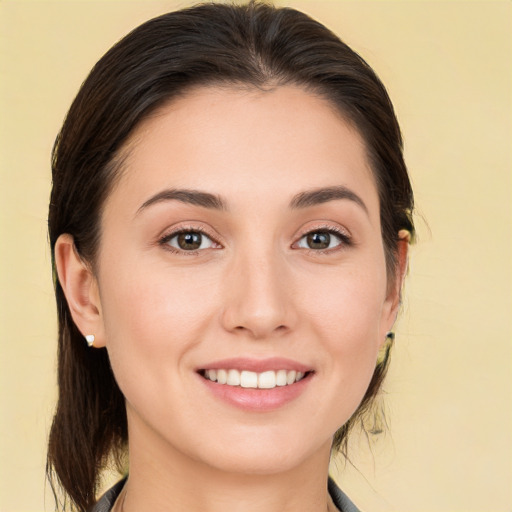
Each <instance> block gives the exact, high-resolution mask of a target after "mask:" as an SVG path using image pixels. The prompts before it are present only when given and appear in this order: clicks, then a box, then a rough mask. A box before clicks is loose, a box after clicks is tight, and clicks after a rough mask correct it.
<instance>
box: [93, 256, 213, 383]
mask: <svg viewBox="0 0 512 512" xmlns="http://www.w3.org/2000/svg"><path fill="white" fill-rule="evenodd" d="M148 268H149V269H150V270H147V271H146V270H144V269H141V268H140V266H139V267H138V266H137V265H136V264H134V265H128V264H125V263H123V267H121V266H120V265H118V266H117V267H116V268H115V269H114V268H112V269H111V271H110V272H109V271H108V270H107V269H105V270H106V271H105V272H104V275H105V280H104V281H102V283H103V287H102V289H103V290H104V291H105V292H104V293H102V295H101V301H102V313H103V318H104V325H105V332H106V339H107V349H108V352H109V357H110V360H111V363H112V367H113V370H114V373H115V375H116V378H117V379H118V381H119V384H120V385H121V387H122V384H123V381H125V380H127V379H128V378H133V375H134V374H135V373H136V375H137V378H144V375H146V376H148V378H150V377H151V378H152V379H153V378H157V377H158V376H159V374H160V373H169V372H168V370H169V369H170V368H171V367H174V368H175V369H178V367H179V365H180V363H181V360H182V358H183V356H184V354H186V352H187V351H188V350H189V349H190V348H191V347H193V346H194V344H196V343H198V342H199V340H200V336H199V331H200V330H201V328H202V326H203V325H204V323H205V322H208V321H209V319H210V317H211V301H210V300H208V298H207V297H205V295H204V294H205V292H206V289H207V288H208V286H209V283H208V282H204V281H203V282H201V281H198V280H197V279H196V280H193V282H192V281H191V279H190V278H187V277H186V276H185V275H183V276H182V275H176V274H174V275H171V274H170V272H165V271H164V269H160V270H158V271H157V270H155V268H154V266H153V267H149V266H148ZM100 282H101V281H100ZM100 292H101V289H100ZM199 297H201V299H200V300H199V299H198V298H199ZM162 363H165V364H162ZM145 368H146V369H150V370H151V371H149V372H147V371H143V370H144V369H145ZM160 377H161V378H165V379H167V378H169V377H168V375H163V376H162V375H160Z"/></svg>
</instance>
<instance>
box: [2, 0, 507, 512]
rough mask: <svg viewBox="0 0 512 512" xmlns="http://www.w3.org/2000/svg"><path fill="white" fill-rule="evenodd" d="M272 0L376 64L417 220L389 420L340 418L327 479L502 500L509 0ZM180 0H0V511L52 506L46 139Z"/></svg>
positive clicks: (488, 505)
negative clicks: (344, 456)
mask: <svg viewBox="0 0 512 512" xmlns="http://www.w3.org/2000/svg"><path fill="white" fill-rule="evenodd" d="M280 3H282V4H285V3H286V4H287V5H292V6H295V7H298V8H302V9H303V10H305V11H306V12H308V13H309V14H311V15H313V16H314V17H316V18H318V19H319V20H320V21H322V22H324V23H325V24H327V25H328V26H329V27H330V28H332V29H333V30H334V31H335V32H337V33H338V34H340V35H341V37H342V38H343V39H344V40H345V41H346V42H348V43H349V44H350V45H352V46H353V47H354V48H355V49H356V50H357V51H359V52H360V53H361V54H362V55H363V56H364V57H365V58H366V59H367V60H368V61H369V63H370V64H371V65H372V66H374V68H375V69H376V71H377V72H378V73H379V75H380V76H381V78H382V79H383V81H384V83H385V84H386V85H387V87H388V89H389V92H390V94H391V97H392V99H393V101H394V103H395V106H396V110H397V114H398V117H399V120H400V122H401V125H402V130H403V133H404V138H405V146H406V159H407V162H408V166H409V168H410V173H411V176H412V180H413V185H414V187H415V190H416V198H417V206H418V210H419V212H420V213H421V215H422V216H423V217H424V218H425V219H426V221H427V223H428V227H427V223H425V222H424V221H423V220H422V219H421V217H418V218H417V222H418V229H419V242H418V244H417V245H416V247H415V248H414V249H413V251H412V261H411V271H410V275H409V278H408V282H407V285H406V290H405V302H404V308H403V312H402V316H401V320H400V324H399V326H398V333H397V342H396V350H395V352H394V359H393V364H392V369H391V373H390V375H389V378H388V380H387V383H386V399H385V403H386V408H387V410H388V419H389V430H388V433H387V434H386V435H385V436H380V437H381V438H382V439H380V440H379V441H378V442H375V440H371V441H370V443H368V442H367V441H366V440H365V438H364V436H363V437H357V436H356V437H355V438H354V439H353V442H352V451H351V454H352V464H343V463H341V462H339V463H337V464H336V465H334V466H333V471H334V472H335V476H336V479H337V480H338V481H339V482H340V483H341V486H342V487H343V488H344V490H345V491H346V492H347V493H348V494H349V495H350V496H351V497H352V498H353V500H354V501H355V502H356V503H357V504H358V505H359V506H360V507H361V508H362V509H363V510H366V511H367V512H383V511H397V512H429V511H431V512H441V511H443V512H471V511H475V512H510V511H511V510H512V495H511V493H512V491H511V482H512V396H511V395H512V347H511V345H512V342H511V340H512V328H511V327H512V326H511V316H512V303H511V288H512V286H511V285H512V275H511V272H512V257H511V256H512V251H511V224H512V222H511V221H512V213H511V199H512V183H511V167H512V161H511V145H512V119H511V117H512V101H511V96H512V94H511V91H512V80H511V74H512V67H511V62H512V31H511V20H512V3H511V2H510V1H509V0H502V1H495V2H493V1H457V0H451V1H415V0H410V1H393V2H390V1H383V0H379V1H361V0H359V1H341V0H331V1H311V0H310V1H294V0H290V1H288V2H280ZM188 4H189V2H176V1H168V2H164V1H153V0H151V1H150V0H146V1H130V2H127V1H118V0H110V1H105V0H104V1H69V0H61V1H52V2H50V1H42V0H34V1H25V0H0V45H1V46H0V52H1V53H0V80H1V82H0V87H1V91H0V92H1V96H0V97H1V103H0V106H1V111H0V172H1V184H0V230H1V231H0V257H1V266H0V337H1V339H0V406H1V416H0V511H2V512H18V511H24V512H29V511H30V512H31V511H42V510H53V501H52V498H51V494H50V493H49V491H48V489H47V488H46V489H45V480H44V466H45V442H46V438H47V434H48V430H49V426H50V421H51V414H52V409H53V407H54V399H55V391H56V388H55V348H56V320H55V317H56V315H55V307H54V300H53V295H52V294H53V292H52V281H51V272H50V256H49V251H48V247H47V234H46V214H47V201H48V195H49V190H50V151H51V147H52V143H53V140H54V138H55V135H56V133H57V131H58V129H59V127H60V124H61V123H62V120H63V117H64V115H65V112H66V110H67V108H68V107H69V104H70V103H71V101H72V98H73V96H74V94H75V93H76V91H77V89H78V87H79V85H80V83H81V82H82V80H83V79H84V78H85V76H86V74H87V72H88V71H89V69H90V68H91V67H92V65H93V64H94V63H95V61H96V60H97V59H98V58H99V57H100V56H101V55H102V54H103V53H104V52H105V51H106V50H107V49H108V48H109V47H110V46H111V45H112V44H113V43H114V42H115V41H116V40H118V39H119V38H120V37H121V36H122V35H124V34H125V33H127V32H128V31H129V30H130V29H131V28H133V27H134V26H136V25H137V24H139V23H140V22H142V21H144V20H146V19H148V18H149V17H152V16H155V15H157V14H160V13H163V12H165V11H167V10H170V9H172V8H174V7H176V6H183V5H188ZM370 448H371V449H370ZM77 463H79V461H77ZM355 468H357V469H355Z"/></svg>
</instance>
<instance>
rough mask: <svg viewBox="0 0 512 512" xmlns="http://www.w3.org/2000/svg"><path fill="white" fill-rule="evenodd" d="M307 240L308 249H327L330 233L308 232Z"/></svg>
mask: <svg viewBox="0 0 512 512" xmlns="http://www.w3.org/2000/svg"><path fill="white" fill-rule="evenodd" d="M307 240H308V247H309V248H310V249H327V248H328V247H329V244H330V243H331V235H330V234H329V233H310V234H309V235H308V239H307Z"/></svg>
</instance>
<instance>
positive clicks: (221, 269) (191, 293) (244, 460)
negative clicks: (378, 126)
mask: <svg viewBox="0 0 512 512" xmlns="http://www.w3.org/2000/svg"><path fill="white" fill-rule="evenodd" d="M125 156H126V158H125V161H124V164H123V169H122V175H121V178H120V180H119V182H118V183H117V184H116V186H115V188H114V190H113V192H112V194H111V195H110V197H109V199H108V201H107V203H106V205H105V210H104V213H103V218H102V238H101V246H100V250H99V254H98V260H97V266H96V274H95V279H96V280H97V281H96V285H97V290H98V304H99V307H98V311H99V322H101V326H99V327H98V329H97V332H98V333H100V335H99V337H97V339H98V341H99V343H100V344H101V343H105V344H106V346H107V349H108V353H109V356H110V359H111V363H112V367H113V370H114V373H115V376H116V379H117V380H118V383H119V385H120V388H121V390H122V391H123V393H124V395H125V397H126V404H127V414H128V421H129V433H130V449H132V447H134V446H137V443H139V444H140V445H144V446H145V449H149V450H151V449H152V448H151V447H153V448H154V450H155V453H162V454H163V453H169V454H170V453H177V452H179V453H180V454H181V456H184V457H187V458H188V459H190V460H194V461H195V462H196V463H204V464H207V465H209V466H211V467H215V468H220V469H224V470H230V471H232V470H235V471H246V472H247V471H248V472H254V473H265V472H275V471H280V470H285V469H287V468H291V467H293V466H294V465H297V464H300V463H301V462H302V461H305V460H307V459H308V458H309V457H312V456H314V455H315V454H317V453H319V452H323V453H328V452H329V448H330V443H331V439H332V436H333V434H334V432H335V431H336V430H337V429H338V428H339V427H340V426H341V425H343V424H344V423H345V422H346V421H347V420H348V419H349V418H350V416H351V415H352V413H353V412H354V411H355V409H356V408H357V406H358V405H359V403H360V401H361V399H362V397H363V395H364V393H365V391H366V389H367V387H368V384H369V381H370V379H371V376H372V374H373V371H374V368H375V362H376V357H377V353H378V349H379V347H380V345H381V343H382V342H383V340H384V339H385V333H386V332H387V331H388V330H389V329H390V327H391V325H392V323H393V321H394V317H395V313H396V297H394V296H389V295H388V291H387V290H388V286H387V276H386V262H385V257H384V249H383V245H382V238H381V227H380V219H379V201H378V195H377V189H376V185H375V180H374V178H373V176H372V171H371V169H370V167H369V163H368V160H367V157H366V154H365V148H364V144H363V142H362V140H361V138H360V136H359V134H358V133H357V131H355V130H354V129H353V128H352V127H351V126H350V125H349V124H348V123H347V122H345V121H344V120H343V119H342V117H340V115H339V114H338V113H337V112H336V111H335V110H334V109H333V108H332V107H331V105H330V104H329V103H328V102H327V101H326V100H324V99H321V98H318V97H315V96H313V95H311V94H309V93H306V92H304V91H302V90H301V89H298V88H293V87H281V88H277V89H274V90H272V91H269V92H261V91H252V90H239V89H234V88H233V89H221V88H202V89H197V90H194V91H192V92H190V93H189V94H188V95H187V96H185V97H182V98H181V99H179V100H177V101H175V102H173V103H171V104H169V105H167V106H165V107H164V108H162V109H160V110H159V111H158V112H157V113H156V114H154V115H153V116H152V117H151V118H149V119H147V120H146V121H144V122H143V123H142V124H141V125H140V126H139V127H138V128H137V130H136V132H135V133H134V135H133V136H132V137H131V139H130V141H129V142H128V143H127V146H126V148H125ZM156 447H158V448H156ZM276 453H279V457H276Z"/></svg>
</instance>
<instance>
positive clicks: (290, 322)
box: [222, 251, 297, 339]
mask: <svg viewBox="0 0 512 512" xmlns="http://www.w3.org/2000/svg"><path fill="white" fill-rule="evenodd" d="M290 281H291V279H290V277H289V272H287V269H286V263H285V262H284V261H282V259H280V258H279V256H278V255H276V254H273V253H272V252H271V251H268V252H267V253H266V254H260V255H245V256H244V255H242V256H240V257H238V258H236V260H235V262H234V264H233V266H232V267H231V268H230V270H229V276H227V278H226V280H225V297H226V300H225V307H224V310H223V314H222V322H223V326H224V328H225V329H226V330H228V331H230V332H233V333H238V334H241V335H246V336H248V337H250V338H252V339H264V338H268V337H272V336H276V335H280V334H285V333H287V332H289V331H291V330H292V329H293V328H294V326H295V323H296V321H297V315H296V310H295V307H294V303H293V296H292V295H293V287H292V286H291V284H292V283H291V282H290Z"/></svg>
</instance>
